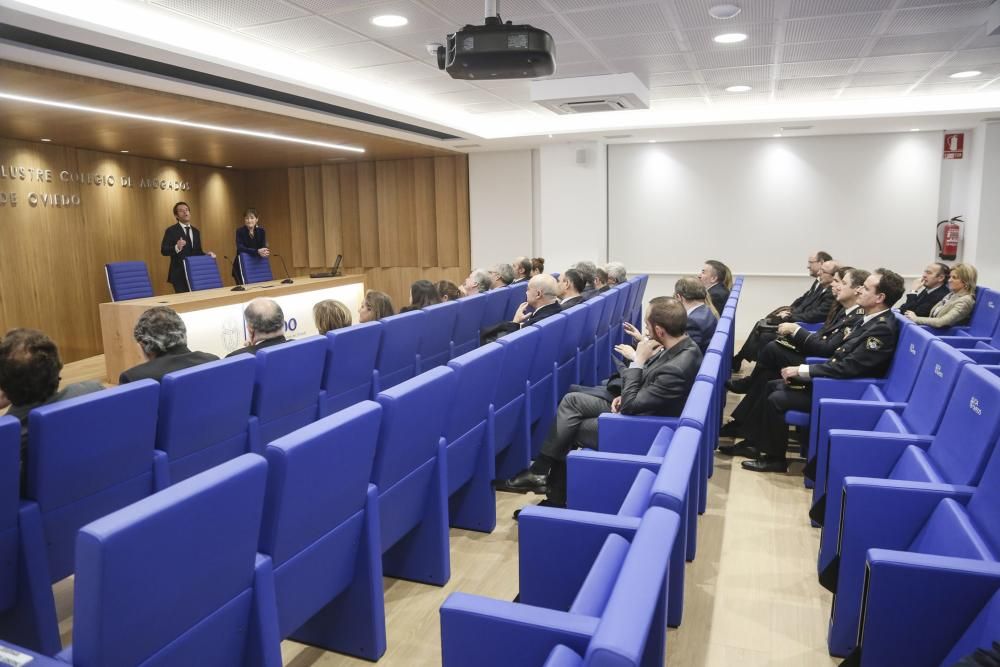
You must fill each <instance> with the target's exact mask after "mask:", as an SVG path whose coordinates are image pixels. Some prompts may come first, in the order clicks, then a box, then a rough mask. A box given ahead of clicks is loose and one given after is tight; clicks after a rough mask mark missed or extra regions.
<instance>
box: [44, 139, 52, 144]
mask: <svg viewBox="0 0 1000 667" xmlns="http://www.w3.org/2000/svg"><path fill="white" fill-rule="evenodd" d="M42 141H44V142H45V143H49V142H50V141H52V140H51V139H42Z"/></svg>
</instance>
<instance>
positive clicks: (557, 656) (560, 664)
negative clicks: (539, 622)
mask: <svg viewBox="0 0 1000 667" xmlns="http://www.w3.org/2000/svg"><path fill="white" fill-rule="evenodd" d="M582 665H583V658H581V657H580V656H579V655H577V654H576V653H574V652H573V650H572V649H570V648H567V647H566V646H563V645H562V644H559V645H558V646H556V647H555V648H554V649H552V653H549V657H548V659H547V660H546V661H545V664H543V665H542V667H581V666H582Z"/></svg>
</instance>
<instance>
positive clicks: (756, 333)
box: [733, 250, 837, 371]
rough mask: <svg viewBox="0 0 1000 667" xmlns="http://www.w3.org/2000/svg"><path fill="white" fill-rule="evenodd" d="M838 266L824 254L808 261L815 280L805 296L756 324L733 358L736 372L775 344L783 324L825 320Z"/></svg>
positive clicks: (817, 254) (811, 322)
mask: <svg viewBox="0 0 1000 667" xmlns="http://www.w3.org/2000/svg"><path fill="white" fill-rule="evenodd" d="M836 270H837V263H836V262H834V261H833V260H832V259H831V258H830V255H829V254H827V253H825V252H823V251H822V250H821V251H819V252H817V253H816V254H814V255H811V256H810V257H809V275H811V276H814V277H815V278H816V279H815V280H814V281H813V284H812V286H811V287H810V288H809V289H808V290H807V291H806V293H805V294H803V295H802V296H800V297H799V298H798V299H796V300H795V301H793V302H792V305H790V306H784V307H781V308H777V309H775V310H774V311H772V312H771V314H770V315H768V316H767V317H766V318H764V319H762V320H760V321H759V322H757V324H755V325H754V327H753V329H752V330H751V331H750V335H748V336H747V340H746V342H745V343H743V347H742V348H740V351H739V352H738V353H737V354H736V356H735V357H733V370H734V371H736V370H739V368H740V366H741V365H742V364H743V361H756V360H757V352H759V351H760V349H761V348H762V347H764V345H766V344H767V343H768V342H770V341H772V340H774V330H773V327H774V326H776V325H778V324H780V323H781V322H805V323H807V324H814V323H816V322H822V321H823V320H825V319H826V316H827V314H828V313H829V312H830V305H831V304H832V303H833V292H831V291H830V283H831V282H832V280H833V273H834V271H836Z"/></svg>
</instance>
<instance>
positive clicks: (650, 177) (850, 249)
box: [608, 132, 942, 276]
mask: <svg viewBox="0 0 1000 667" xmlns="http://www.w3.org/2000/svg"><path fill="white" fill-rule="evenodd" d="M941 141H942V137H941V133H939V132H927V133H922V132H910V133H902V134H869V135H850V136H826V137H800V138H774V139H747V140H726V141H697V142H677V143H662V144H627V145H612V146H609V149H608V245H609V256H610V257H611V259H615V260H619V261H623V262H625V264H626V266H628V268H629V271H630V272H649V273H659V274H672V275H677V274H684V273H697V272H698V270H699V269H700V268H701V263H702V260H704V259H719V260H722V261H723V262H726V263H727V264H729V265H730V266H731V267H732V268H733V269H734V271H735V272H737V273H743V274H749V275H755V274H758V275H770V276H783V275H794V276H802V275H803V274H804V272H805V258H806V257H807V256H808V254H809V253H810V252H813V251H815V250H819V249H822V250H827V251H829V252H830V253H831V254H832V255H833V256H834V257H836V258H838V259H841V260H842V261H844V262H846V263H849V264H851V265H854V266H858V267H864V268H868V269H871V268H875V267H877V266H886V267H888V268H892V269H894V270H896V271H899V272H900V273H909V272H917V271H920V270H921V269H922V267H923V265H924V263H926V262H927V261H929V260H930V259H931V258H930V257H928V248H930V247H933V246H932V245H931V244H932V243H933V240H932V239H933V235H934V233H935V224H936V222H937V211H938V197H939V194H940V173H941V159H942V155H941V150H942V148H941Z"/></svg>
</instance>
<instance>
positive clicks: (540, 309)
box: [479, 273, 562, 345]
mask: <svg viewBox="0 0 1000 667" xmlns="http://www.w3.org/2000/svg"><path fill="white" fill-rule="evenodd" d="M558 293H559V286H558V285H557V284H556V279H555V278H553V277H552V276H550V275H548V274H545V273H543V274H541V275H539V276H534V277H533V278H532V279H531V280H529V281H528V287H527V289H526V290H525V301H524V303H522V304H521V305H520V306H518V308H517V310H516V311H515V312H514V319H513V320H512V321H511V322H499V323H497V324H494V325H492V326H489V327H484V328H483V329H482V331H480V332H479V344H480V345H485V344H486V343H491V342H493V341H495V340H496V339H497V338H500V337H502V336H505V335H507V334H509V333H511V332H514V331H517V330H518V329H521V328H524V327H528V326H531V325H532V324H534V323H536V322H540V321H541V320H544V319H545V318H546V317H551V316H552V315H555V314H556V313H558V312H559V311H560V310H562V307H561V306H560V305H559V299H558V298H557V294H558Z"/></svg>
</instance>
